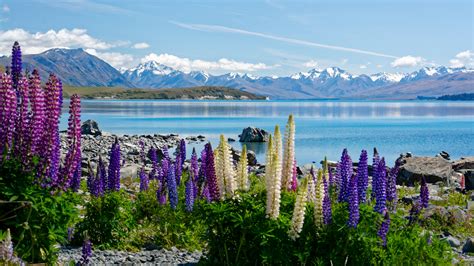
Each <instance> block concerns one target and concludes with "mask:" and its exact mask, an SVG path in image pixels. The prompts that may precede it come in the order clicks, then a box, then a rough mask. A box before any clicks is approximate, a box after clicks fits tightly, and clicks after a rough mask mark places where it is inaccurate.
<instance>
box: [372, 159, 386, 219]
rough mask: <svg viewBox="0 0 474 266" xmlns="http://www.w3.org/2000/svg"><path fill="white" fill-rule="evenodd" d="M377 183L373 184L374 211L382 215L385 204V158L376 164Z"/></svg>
mask: <svg viewBox="0 0 474 266" xmlns="http://www.w3.org/2000/svg"><path fill="white" fill-rule="evenodd" d="M376 172H377V183H376V184H375V186H376V187H375V206H374V210H375V211H376V212H378V213H383V211H384V210H385V208H386V204H387V191H386V188H387V175H386V169H385V158H383V157H382V159H381V160H380V162H378V164H377V170H376Z"/></svg>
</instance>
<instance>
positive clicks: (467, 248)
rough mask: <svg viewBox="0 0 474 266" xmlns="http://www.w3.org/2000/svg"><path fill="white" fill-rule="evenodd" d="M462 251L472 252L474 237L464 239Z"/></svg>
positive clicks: (473, 250) (473, 249)
mask: <svg viewBox="0 0 474 266" xmlns="http://www.w3.org/2000/svg"><path fill="white" fill-rule="evenodd" d="M462 252H463V253H473V252H474V237H470V238H468V239H467V240H466V242H465V243H464V246H463V247H462Z"/></svg>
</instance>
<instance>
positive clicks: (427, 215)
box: [423, 205, 449, 221]
mask: <svg viewBox="0 0 474 266" xmlns="http://www.w3.org/2000/svg"><path fill="white" fill-rule="evenodd" d="M436 217H439V218H441V219H442V220H445V221H446V220H447V219H448V218H449V213H448V211H447V210H446V208H444V207H441V206H436V205H429V206H428V208H426V209H425V211H424V212H423V218H424V219H432V218H436Z"/></svg>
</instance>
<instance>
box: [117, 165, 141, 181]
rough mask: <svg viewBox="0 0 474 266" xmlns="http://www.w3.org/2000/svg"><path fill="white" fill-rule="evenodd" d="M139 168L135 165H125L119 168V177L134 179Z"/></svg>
mask: <svg viewBox="0 0 474 266" xmlns="http://www.w3.org/2000/svg"><path fill="white" fill-rule="evenodd" d="M139 168H140V166H138V165H136V164H131V165H126V166H124V167H121V168H120V176H121V177H122V178H125V177H136V176H138V175H137V171H138V169H139Z"/></svg>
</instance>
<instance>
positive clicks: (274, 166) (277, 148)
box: [265, 125, 282, 220]
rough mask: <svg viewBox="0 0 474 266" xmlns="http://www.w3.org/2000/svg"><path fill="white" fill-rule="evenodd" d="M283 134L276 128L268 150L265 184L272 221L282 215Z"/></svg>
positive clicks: (268, 210) (268, 211)
mask: <svg viewBox="0 0 474 266" xmlns="http://www.w3.org/2000/svg"><path fill="white" fill-rule="evenodd" d="M281 146H282V143H281V134H280V128H279V127H278V125H277V126H275V131H274V136H270V138H269V141H268V149H267V163H266V166H265V182H266V189H267V208H266V214H267V216H268V217H269V218H270V219H274V220H275V219H277V218H278V216H279V215H280V197H281V189H282V188H281V185H282V183H281V182H282V180H281V173H282V172H281V171H282V169H281Z"/></svg>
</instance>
